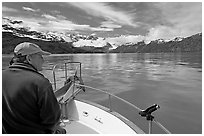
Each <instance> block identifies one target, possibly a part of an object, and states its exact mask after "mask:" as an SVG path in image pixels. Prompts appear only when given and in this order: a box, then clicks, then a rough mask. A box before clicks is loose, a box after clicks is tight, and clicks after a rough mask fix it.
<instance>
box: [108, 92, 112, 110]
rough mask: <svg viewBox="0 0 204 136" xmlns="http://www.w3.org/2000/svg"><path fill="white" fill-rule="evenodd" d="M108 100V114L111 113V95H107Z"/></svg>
mask: <svg viewBox="0 0 204 136" xmlns="http://www.w3.org/2000/svg"><path fill="white" fill-rule="evenodd" d="M108 100H109V109H110V112H111V111H112V105H111V95H110V94H108Z"/></svg>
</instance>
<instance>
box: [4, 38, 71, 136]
mask: <svg viewBox="0 0 204 136" xmlns="http://www.w3.org/2000/svg"><path fill="white" fill-rule="evenodd" d="M49 54H50V53H49V52H45V51H43V50H42V49H41V48H40V47H39V46H38V45H36V44H33V43H29V42H24V43H21V44H19V45H17V46H16V48H15V49H14V58H13V59H12V61H13V62H12V63H11V65H10V66H9V68H8V69H7V70H4V71H3V72H2V129H3V130H2V131H3V133H15V134H18V133H21V134H23V133H27V134H31V133H38V134H39V133H42V134H43V133H53V132H54V130H55V128H56V125H57V124H58V122H59V119H60V116H61V111H60V107H59V104H58V102H57V99H56V97H55V95H54V92H53V89H52V85H51V83H50V82H49V80H48V79H46V78H45V77H44V76H43V75H42V74H40V73H39V72H38V71H41V70H42V64H43V62H44V59H43V56H42V55H49ZM68 88H69V84H66V85H65V86H64V87H63V89H68Z"/></svg>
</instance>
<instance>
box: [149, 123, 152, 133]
mask: <svg viewBox="0 0 204 136" xmlns="http://www.w3.org/2000/svg"><path fill="white" fill-rule="evenodd" d="M151 133H152V120H149V134H151Z"/></svg>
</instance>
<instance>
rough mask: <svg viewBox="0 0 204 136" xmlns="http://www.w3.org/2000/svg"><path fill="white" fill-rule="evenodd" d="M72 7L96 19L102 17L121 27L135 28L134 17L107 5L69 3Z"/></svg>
mask: <svg viewBox="0 0 204 136" xmlns="http://www.w3.org/2000/svg"><path fill="white" fill-rule="evenodd" d="M69 4H71V5H72V6H74V7H77V8H79V9H81V10H83V11H85V12H86V13H88V14H89V15H92V16H96V17H103V18H104V19H106V20H107V21H112V22H117V23H119V24H123V25H130V26H133V27H137V24H136V23H135V22H134V16H133V15H131V14H130V13H128V12H126V11H122V10H120V9H117V8H114V7H111V6H110V5H108V4H107V3H102V2H100V3H90V2H87V3H80V4H79V3H74V2H72V3H69Z"/></svg>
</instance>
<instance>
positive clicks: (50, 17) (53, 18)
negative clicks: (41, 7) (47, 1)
mask: <svg viewBox="0 0 204 136" xmlns="http://www.w3.org/2000/svg"><path fill="white" fill-rule="evenodd" d="M42 17H45V18H46V19H49V20H56V19H57V18H56V17H54V16H52V15H48V14H43V15H42Z"/></svg>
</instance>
